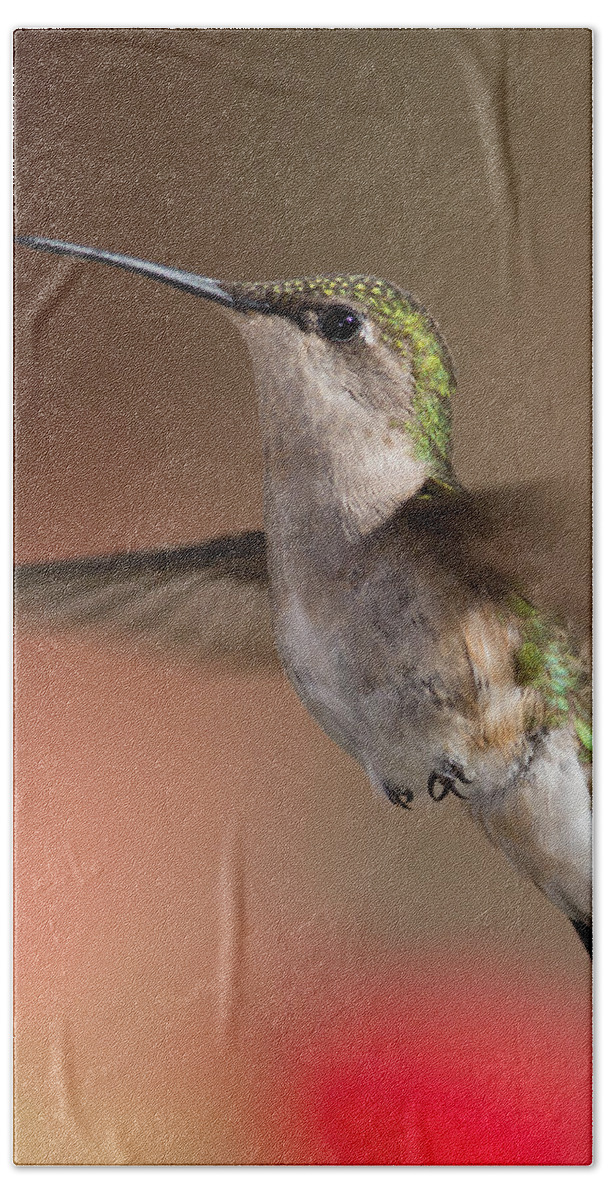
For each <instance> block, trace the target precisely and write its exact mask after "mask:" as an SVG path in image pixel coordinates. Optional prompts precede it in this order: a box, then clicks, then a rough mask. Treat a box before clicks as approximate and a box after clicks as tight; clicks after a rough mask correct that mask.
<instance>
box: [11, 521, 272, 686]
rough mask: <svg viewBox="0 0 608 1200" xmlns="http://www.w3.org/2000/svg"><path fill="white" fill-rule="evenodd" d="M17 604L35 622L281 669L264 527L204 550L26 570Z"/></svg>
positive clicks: (23, 619)
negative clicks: (273, 617)
mask: <svg viewBox="0 0 608 1200" xmlns="http://www.w3.org/2000/svg"><path fill="white" fill-rule="evenodd" d="M15 600H16V614H17V618H18V620H19V622H20V623H22V624H24V625H26V626H30V627H31V626H32V625H34V626H35V627H36V628H46V629H49V628H54V629H57V628H62V629H73V630H76V629H85V628H88V629H97V630H99V631H103V632H105V633H107V634H110V635H111V636H115V637H120V636H128V637H129V638H131V639H135V640H136V641H137V642H139V643H141V644H143V645H146V646H148V647H150V648H153V649H156V650H159V651H166V650H168V649H169V650H172V651H173V652H178V651H179V652H180V654H181V655H186V656H187V657H189V658H194V659H199V660H200V659H203V660H210V659H229V660H231V661H232V663H233V664H236V665H238V666H239V667H241V668H243V669H247V668H252V669H260V667H266V668H270V669H273V670H274V669H277V668H278V667H279V661H278V658H277V654H276V650H275V644H274V638H273V633H272V623H271V616H270V604H269V589H268V573H267V568H266V543H265V538H264V534H263V533H262V532H261V531H252V532H249V533H242V534H236V535H234V536H232V537H222V538H217V539H215V540H214V541H210V542H205V543H203V544H202V545H199V546H184V547H178V548H176V549H167V550H152V551H147V550H144V551H135V552H129V553H125V554H117V555H110V556H108V557H103V558H83V559H74V560H69V561H65V562H50V563H40V564H34V565H26V566H20V567H17V569H16V578H15Z"/></svg>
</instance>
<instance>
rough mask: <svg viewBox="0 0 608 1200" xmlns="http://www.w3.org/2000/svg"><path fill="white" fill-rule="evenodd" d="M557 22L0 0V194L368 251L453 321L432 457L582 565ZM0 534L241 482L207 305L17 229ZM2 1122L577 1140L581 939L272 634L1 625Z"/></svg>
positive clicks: (419, 1141)
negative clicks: (318, 25) (212, 642)
mask: <svg viewBox="0 0 608 1200" xmlns="http://www.w3.org/2000/svg"><path fill="white" fill-rule="evenodd" d="M589 85H590V35H589V34H588V33H587V32H585V31H582V30H537V31H534V30H532V31H530V30H527V31H522V30H515V31H492V30H478V31H459V30H453V31H452V30H450V31H428V30H409V31H389V30H382V31H370V30H347V31H342V30H338V31H308V30H306V31H277V30H267V31H226V30H221V31H200V30H188V31H163V30H135V31H129V30H69V31H57V30H51V31H46V30H28V31H20V32H18V33H17V35H16V139H17V170H16V188H17V229H18V232H19V233H39V234H45V235H48V236H56V237H63V238H66V239H69V240H73V241H82V242H87V243H90V244H97V245H100V246H104V247H106V248H108V249H113V250H123V251H127V252H131V253H134V254H137V255H139V256H141V257H150V258H154V259H156V260H158V261H161V262H167V263H171V264H173V265H177V266H183V267H189V268H191V269H193V270H197V271H200V272H204V273H206V274H210V275H214V276H218V277H220V278H222V277H224V278H227V279H231V278H247V279H263V278H281V277H289V276H296V275H302V274H307V273H314V274H317V273H318V272H319V271H323V272H330V271H332V270H339V271H341V272H347V271H357V272H359V271H363V272H373V273H376V274H378V275H380V276H384V277H386V278H388V279H392V280H394V281H395V282H397V283H399V284H402V285H405V286H406V287H408V288H409V289H410V290H412V291H413V292H414V293H415V294H416V295H418V296H419V298H420V299H421V300H423V302H424V303H425V304H426V305H427V306H428V308H429V309H430V311H431V312H432V313H433V314H434V315H435V317H436V318H437V320H438V322H439V325H440V327H441V329H442V331H443V333H444V335H445V337H446V340H447V341H448V344H449V346H450V348H451V350H452V353H453V356H454V358H455V361H456V366H457V372H458V378H459V387H458V391H457V393H456V402H455V444H456V455H455V458H456V466H457V469H458V472H459V474H460V476H461V477H462V479H463V480H464V481H465V482H466V483H467V484H470V485H477V484H485V483H488V482H496V481H499V482H519V481H522V480H523V481H528V480H531V481H539V480H543V481H545V480H551V481H555V482H559V485H560V489H561V493H562V494H564V493H565V494H566V496H567V520H566V534H565V536H564V539H563V542H562V544H561V546H560V547H559V548H558V550H557V551H556V553H555V556H554V560H553V567H552V569H553V571H554V573H555V586H556V589H557V586H558V583H559V594H560V600H561V599H563V598H565V601H567V602H568V603H569V604H570V606H571V608H572V610H574V611H576V612H577V613H578V614H579V616H580V613H581V612H584V610H585V604H586V596H587V589H588V541H589V536H588V531H589V523H588V496H589V390H590V389H589V372H590V355H589V338H590V301H589V254H590V246H589V171H590V152H589V132H590V109H589V104H590V101H589ZM16 267H17V315H16V345H17V447H16V462H17V558H18V560H19V561H35V560H42V559H47V558H57V557H65V556H70V555H77V554H91V553H103V552H111V551H113V550H119V549H126V548H129V547H133V548H135V547H153V546H158V545H177V544H183V543H187V542H194V541H199V540H203V539H205V538H207V537H211V536H214V535H216V534H220V533H224V532H229V531H233V530H238V529H247V528H252V527H257V526H259V525H260V523H261V455H260V449H259V445H258V442H257V437H256V408H255V397H254V394H253V389H252V382H251V376H250V373H249V368H248V364H247V361H246V358H245V355H244V351H243V348H242V346H241V344H240V342H239V340H238V335H237V334H236V333H235V332H234V331H233V329H232V328H231V327H229V325H228V322H227V321H226V318H225V316H224V315H223V314H222V313H221V311H219V310H214V308H213V306H206V305H204V304H201V303H200V302H196V301H194V300H193V299H192V298H190V297H187V296H185V295H181V294H178V293H174V292H172V291H171V290H170V289H167V288H160V287H154V286H152V285H151V284H150V283H149V282H146V281H144V280H140V279H137V278H135V277H131V276H127V275H124V274H121V273H119V272H112V271H110V270H105V269H104V268H101V267H92V266H87V265H83V264H74V263H71V262H68V261H66V260H61V259H55V258H52V257H51V256H44V255H39V254H32V253H31V252H28V251H25V250H18V251H17V255H16ZM17 686H18V691H17V754H16V766H17V818H16V847H17V850H16V853H17V859H16V875H15V879H16V899H17V926H16V929H17V933H16V1013H17V1060H16V1061H17V1126H16V1129H17V1139H16V1141H17V1148H16V1157H17V1160H18V1161H20V1162H54V1163H57V1162H100V1163H103V1162H111V1163H122V1162H180V1163H185V1162H248V1163H256V1162H311V1163H325V1162H329V1163H340V1162H364V1163H370V1162H448V1163H450V1162H579V1163H580V1162H586V1161H588V1157H589V1133H590V1129H589V1072H590V1058H589V1037H590V1031H589V1007H590V990H589V986H590V985H589V968H588V963H587V960H586V956H585V954H584V951H583V949H582V947H581V946H580V944H579V943H578V940H577V939H576V936H575V934H574V933H573V931H572V929H571V927H570V926H569V924H568V923H567V921H566V920H565V919H564V918H563V917H562V916H561V915H560V914H559V913H558V912H557V911H556V910H554V909H553V908H552V907H551V906H550V905H549V904H548V903H547V902H546V901H545V900H544V899H543V898H542V897H541V896H540V895H539V894H537V893H536V891H535V890H534V889H533V887H532V885H531V884H529V883H528V882H527V881H526V880H523V879H520V878H519V876H518V875H517V874H516V872H515V871H514V869H513V868H512V867H511V866H510V865H509V864H508V863H507V862H506V861H504V860H503V859H502V857H501V856H500V855H498V854H497V853H496V852H495V851H493V850H492V849H491V848H490V847H489V846H488V845H487V843H486V842H485V841H484V839H483V838H482V836H481V834H480V833H479V832H478V831H477V830H476V829H475V828H474V827H473V826H472V825H471V824H470V822H469V821H468V820H467V819H466V817H465V815H464V814H463V813H461V812H460V810H459V809H458V807H457V806H456V804H455V803H454V804H452V803H451V802H449V801H446V802H445V803H444V804H442V805H432V804H431V803H430V801H429V802H428V803H425V802H424V801H420V802H419V803H417V804H416V806H415V808H414V810H413V811H412V812H411V813H409V814H406V813H403V812H401V811H399V810H397V809H392V808H390V806H388V805H386V804H385V803H383V802H382V801H381V800H380V799H379V798H378V797H377V796H374V795H372V794H371V792H370V788H369V785H368V784H367V782H366V780H365V778H364V777H363V775H362V773H361V771H360V770H359V768H357V767H356V765H355V764H354V763H352V762H351V761H350V760H349V759H347V758H346V757H345V756H344V755H343V754H342V753H341V752H340V751H339V750H337V749H336V748H335V747H334V746H333V745H332V743H330V742H329V741H328V739H327V738H325V736H324V735H323V734H322V733H321V732H320V731H319V730H318V729H317V728H316V726H315V725H314V724H313V722H312V721H311V720H310V719H309V718H308V716H307V715H306V713H305V712H304V710H303V709H302V707H301V706H300V704H299V702H298V701H297V699H296V698H295V696H294V695H293V693H292V692H291V690H290V688H289V686H288V684H287V683H286V681H285V680H284V679H283V677H282V676H280V675H277V674H273V673H268V674H265V673H258V674H255V673H254V672H251V671H249V672H248V671H246V670H245V671H241V672H236V671H234V670H229V669H228V668H225V669H224V668H220V667H218V666H213V667H209V668H208V669H206V668H205V667H203V666H200V665H198V666H197V665H195V664H193V663H187V662H183V661H182V662H180V661H177V660H171V659H170V658H169V657H166V658H161V657H160V656H158V657H156V658H154V657H152V656H151V655H146V654H145V653H144V652H143V651H142V650H136V649H135V648H134V647H130V646H128V645H127V644H122V645H112V644H109V643H107V642H103V641H100V640H99V639H94V638H88V639H87V638H84V637H76V636H68V635H67V634H62V635H57V636H56V637H52V638H51V637H48V636H42V635H40V636H38V635H37V634H36V632H35V631H34V632H32V631H31V630H30V631H28V632H27V633H24V635H23V637H22V638H21V639H20V640H19V641H18V648H17Z"/></svg>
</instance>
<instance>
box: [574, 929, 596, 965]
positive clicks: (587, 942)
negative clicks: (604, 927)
mask: <svg viewBox="0 0 608 1200" xmlns="http://www.w3.org/2000/svg"><path fill="white" fill-rule="evenodd" d="M572 924H573V925H574V928H575V929H576V932H577V933H578V936H579V938H580V939H581V942H582V943H583V946H584V947H585V950H586V951H587V954H588V955H589V958H593V937H592V932H591V923H589V925H586V924H585V922H584V921H573V922H572Z"/></svg>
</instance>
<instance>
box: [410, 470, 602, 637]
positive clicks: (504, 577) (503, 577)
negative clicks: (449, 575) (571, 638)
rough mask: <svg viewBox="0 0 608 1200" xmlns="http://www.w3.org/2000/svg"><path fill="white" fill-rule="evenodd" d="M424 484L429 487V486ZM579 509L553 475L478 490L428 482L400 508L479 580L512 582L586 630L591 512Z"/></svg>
mask: <svg viewBox="0 0 608 1200" xmlns="http://www.w3.org/2000/svg"><path fill="white" fill-rule="evenodd" d="M425 490H426V489H425ZM582 516H583V514H580V513H578V514H577V513H574V512H573V510H572V504H571V501H570V498H569V495H568V492H567V489H566V487H565V485H561V484H560V483H559V482H558V481H556V480H550V481H546V482H544V483H529V484H526V483H524V484H520V485H517V486H513V487H508V486H503V487H495V488H485V489H481V490H478V491H475V492H467V491H464V490H463V491H448V490H446V489H444V488H440V487H435V488H433V487H431V488H430V489H429V491H428V494H427V495H424V493H422V494H421V493H419V495H418V496H417V497H414V499H413V500H412V501H410V502H409V503H408V504H406V505H405V506H404V508H403V509H402V510H401V514H400V520H405V521H406V522H407V524H408V526H410V527H414V528H415V529H416V532H417V534H418V535H421V536H422V537H423V538H424V537H425V535H426V539H427V542H428V546H429V548H430V549H431V550H432V552H433V553H435V554H439V555H441V557H442V561H443V563H444V565H446V564H453V565H454V567H455V569H456V570H457V571H458V572H459V573H461V574H463V575H464V576H465V577H468V578H469V579H470V581H471V582H472V583H474V584H477V585H480V586H482V587H486V588H487V589H488V590H490V591H493V590H495V589H498V591H501V590H504V587H505V586H507V587H508V588H515V589H516V590H517V591H518V592H519V593H520V594H521V595H523V596H525V597H526V598H527V599H529V600H530V602H531V603H533V604H534V605H535V606H537V607H538V608H539V609H540V610H542V611H544V612H546V613H551V614H553V615H555V616H557V617H559V619H560V620H561V621H563V622H565V623H566V624H567V625H570V626H572V627H573V628H574V629H575V630H576V632H577V634H578V637H579V638H580V637H581V636H582V637H583V638H584V637H585V636H587V635H588V628H589V615H590V577H591V573H590V548H591V537H590V532H589V531H590V524H591V523H590V514H588V519H586V520H585V521H584V523H583V520H582Z"/></svg>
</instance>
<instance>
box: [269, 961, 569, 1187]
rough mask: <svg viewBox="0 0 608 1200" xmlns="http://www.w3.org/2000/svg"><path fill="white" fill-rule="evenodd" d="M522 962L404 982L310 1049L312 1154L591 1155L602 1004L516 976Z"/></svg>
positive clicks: (382, 1159)
mask: <svg viewBox="0 0 608 1200" xmlns="http://www.w3.org/2000/svg"><path fill="white" fill-rule="evenodd" d="M412 965H413V964H412ZM508 965H509V964H506V963H505V962H500V963H492V962H484V963H483V964H481V963H478V964H476V965H475V964H468V966H467V967H466V968H465V969H464V970H463V969H462V966H461V965H459V964H458V963H457V962H456V960H454V961H453V963H452V964H451V967H450V965H449V964H448V963H444V967H445V968H446V970H445V975H444V979H443V981H442V983H441V985H440V986H439V987H438V986H436V984H433V982H432V979H431V978H428V979H427V980H426V982H425V983H424V984H423V985H422V986H419V985H417V984H416V983H414V984H412V983H411V982H410V983H409V984H408V981H407V979H406V978H404V979H403V980H402V981H401V985H400V986H397V987H395V981H393V985H392V986H389V985H387V987H386V988H385V989H384V991H383V992H379V993H378V994H377V995H376V996H375V998H373V999H371V1000H370V997H369V994H368V996H367V997H366V998H364V999H363V1015H362V1016H360V1017H359V1018H357V1017H356V1018H355V1021H354V1023H350V1022H349V1019H348V1017H347V1016H346V1017H342V1019H341V1021H340V1024H339V1027H338V1028H336V1029H335V1030H333V1031H332V1032H330V1033H328V1035H327V1036H326V1037H325V1038H322V1039H320V1040H315V1041H313V1042H312V1043H311V1044H310V1046H309V1047H308V1048H307V1050H306V1053H305V1055H304V1057H303V1058H302V1057H300V1053H301V1051H296V1054H297V1055H298V1057H299V1062H298V1063H297V1065H296V1066H295V1067H294V1069H293V1088H294V1093H295V1094H297V1100H296V1102H295V1120H296V1122H297V1123H299V1124H301V1127H302V1128H303V1129H305V1130H306V1139H307V1144H306V1148H305V1149H303V1155H304V1157H305V1160H306V1161H308V1162H311V1163H330V1164H342V1165H346V1164H354V1165H373V1164H377V1165H380V1164H412V1165H414V1164H419V1165H433V1164H436V1165H450V1164H452V1165H464V1164H470V1165H481V1164H513V1165H535V1164H536V1165H542V1164H545V1165H552V1164H556V1165H564V1164H578V1165H585V1164H587V1163H589V1162H590V1158H591V1117H590V1105H591V1078H590V1062H591V1047H590V1044H589V1042H590V1037H589V1014H588V1012H587V1011H586V1010H585V1008H584V1006H581V1004H580V995H579V994H577V992H576V991H574V990H567V989H564V988H563V987H560V985H559V984H557V985H556V984H555V983H552V982H551V981H550V980H545V981H544V982H542V981H541V982H540V983H539V981H535V980H531V979H530V980H528V981H527V982H526V981H525V980H519V981H518V984H517V986H515V983H514V980H513V978H512V977H510V972H509V970H508ZM368 986H369V984H368Z"/></svg>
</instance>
